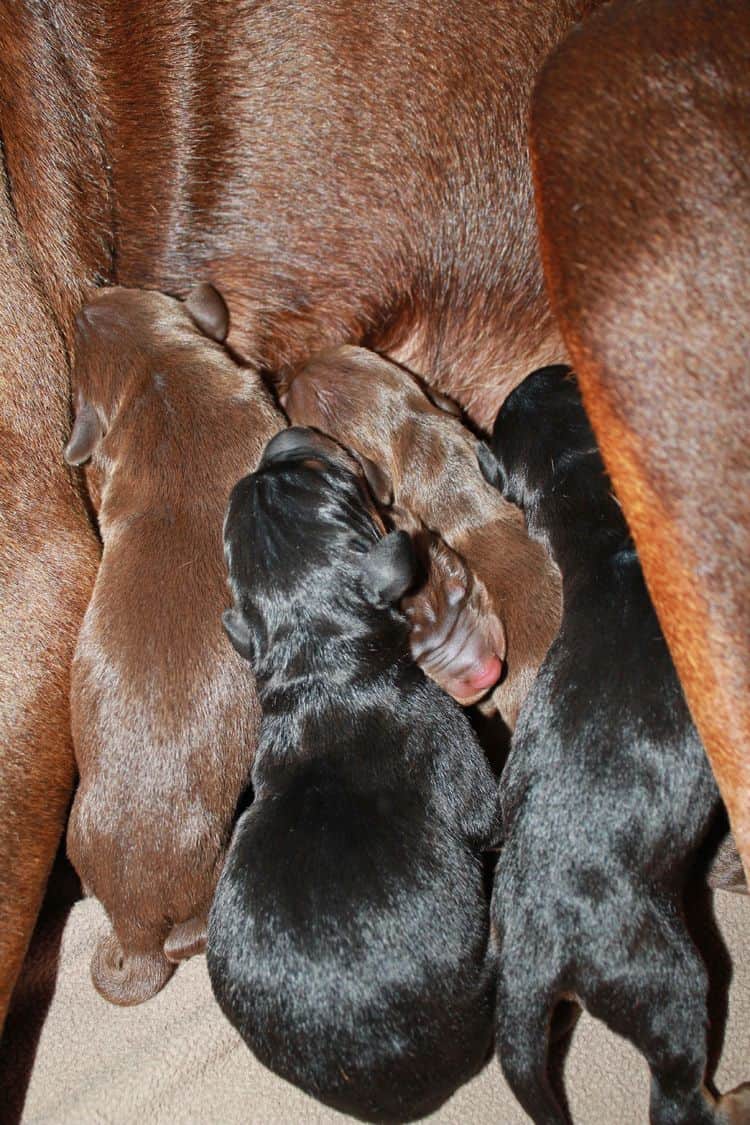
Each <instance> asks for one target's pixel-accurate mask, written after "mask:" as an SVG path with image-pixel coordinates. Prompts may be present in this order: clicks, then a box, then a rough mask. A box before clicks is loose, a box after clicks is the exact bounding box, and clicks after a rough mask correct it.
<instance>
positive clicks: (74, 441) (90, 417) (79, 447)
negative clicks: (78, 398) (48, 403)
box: [63, 402, 103, 465]
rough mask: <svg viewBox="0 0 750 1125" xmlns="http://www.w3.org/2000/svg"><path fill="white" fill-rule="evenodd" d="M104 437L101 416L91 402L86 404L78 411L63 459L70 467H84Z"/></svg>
mask: <svg viewBox="0 0 750 1125" xmlns="http://www.w3.org/2000/svg"><path fill="white" fill-rule="evenodd" d="M102 436H103V430H102V424H101V422H100V421H99V415H98V414H97V413H96V411H95V410H94V408H93V406H92V405H91V403H90V402H84V403H83V405H82V406H81V407H79V409H78V410H77V411H76V416H75V420H74V422H73V429H72V431H71V434H70V440H69V441H68V444H67V445H66V446H65V450H64V452H63V457H64V458H65V460H66V461H67V462H68V464H69V465H82V464H83V463H84V461H88V459H89V457H90V456H91V454H92V453H93V452H94V450H95V449H96V447H97V445H98V444H99V442H100V441H101V439H102Z"/></svg>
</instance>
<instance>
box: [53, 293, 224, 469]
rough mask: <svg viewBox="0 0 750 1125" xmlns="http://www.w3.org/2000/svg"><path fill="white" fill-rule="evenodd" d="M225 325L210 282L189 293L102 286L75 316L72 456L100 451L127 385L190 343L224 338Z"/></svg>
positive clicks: (80, 459)
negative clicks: (179, 294) (180, 296)
mask: <svg viewBox="0 0 750 1125" xmlns="http://www.w3.org/2000/svg"><path fill="white" fill-rule="evenodd" d="M227 328H228V313H227V308H226V305H225V304H224V301H223V299H222V298H221V296H220V295H219V294H218V293H217V292H216V290H215V289H214V288H213V287H212V286H211V285H207V284H201V285H198V286H196V287H195V289H193V290H192V292H191V293H190V294H189V295H188V297H187V300H185V301H178V300H176V299H175V298H173V297H168V296H166V295H165V294H163V293H157V292H154V291H149V290H141V289H123V288H121V287H119V286H115V287H113V288H110V289H101V290H99V291H98V292H97V293H96V294H95V295H94V296H93V297H92V299H91V300H90V301H89V302H88V304H86V305H84V307H83V308H82V309H81V311H80V312H79V313H78V315H77V317H76V330H75V344H74V359H73V369H72V374H71V386H72V392H73V407H74V420H73V429H72V432H71V435H70V439H69V441H68V444H67V445H66V447H65V452H64V456H65V460H66V461H67V462H68V464H69V465H82V464H84V463H85V462H86V461H88V460H89V458H91V457H92V456H94V454H95V453H96V451H97V449H98V448H99V445H100V443H101V441H102V438H103V437H104V435H105V434H106V433H107V431H108V430H109V428H110V426H111V425H112V422H113V420H114V417H115V415H116V413H117V411H118V409H119V407H120V405H121V404H122V402H123V399H124V397H125V395H126V393H127V391H128V390H133V391H135V390H137V388H138V387H139V386H144V385H146V383H147V382H149V381H150V380H151V379H153V378H154V377H159V376H161V377H163V375H164V372H165V371H167V370H169V368H170V366H174V365H176V364H179V363H181V362H184V359H185V354H186V350H188V351H190V350H194V349H195V347H196V346H201V347H205V346H211V345H210V344H209V341H210V342H213V343H214V344H215V343H222V342H223V341H224V339H225V337H226V334H227Z"/></svg>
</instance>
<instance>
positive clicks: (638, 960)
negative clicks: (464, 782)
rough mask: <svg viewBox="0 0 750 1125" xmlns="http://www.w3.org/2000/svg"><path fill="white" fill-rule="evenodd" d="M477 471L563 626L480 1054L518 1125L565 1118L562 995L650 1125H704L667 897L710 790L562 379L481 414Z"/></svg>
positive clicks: (519, 782) (691, 953) (692, 1018)
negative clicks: (548, 580) (516, 524)
mask: <svg viewBox="0 0 750 1125" xmlns="http://www.w3.org/2000/svg"><path fill="white" fill-rule="evenodd" d="M492 448H493V453H494V456H493V454H491V453H490V452H489V450H486V449H485V450H483V452H482V454H481V455H480V462H481V464H482V469H483V471H484V473H485V476H486V477H487V478H488V479H489V480H491V481H494V482H496V483H497V484H498V486H499V487H500V489H501V490H502V492H503V493H504V494H505V496H506V497H507V498H508V499H510V500H512V501H513V502H514V503H516V504H518V505H520V506H521V508H522V509H523V511H524V513H525V515H526V521H527V524H528V527H529V531H530V532H531V534H532V535H534V536H536V537H537V538H538V539H540V540H541V541H543V542H544V543H545V544H546V545H547V547H548V549H549V550H550V551H551V553H552V555H553V557H554V558H555V560H556V562H557V563H558V565H559V567H560V570H561V572H562V578H563V599H564V604H563V619H562V625H561V628H560V633H559V635H558V637H557V639H556V640H555V642H554V643H553V645H552V647H551V648H550V651H549V654H548V656H547V658H546V660H545V662H544V664H543V665H542V667H541V670H540V672H539V676H538V679H537V681H536V683H535V686H534V687H533V688H532V690H531V693H530V695H529V697H528V699H527V700H526V703H525V706H524V708H523V710H522V712H521V718H520V719H519V723H518V726H517V728H516V731H515V736H514V739H513V743H512V747H511V753H510V757H509V759H508V762H507V765H506V767H505V771H504V773H503V779H502V786H501V793H500V801H501V811H502V823H503V836H504V843H503V847H502V851H501V853H500V859H499V862H498V866H497V870H496V875H495V886H494V891H493V899H492V918H493V924H494V927H495V928H496V934H497V940H498V944H499V952H500V973H499V985H498V1002H497V1034H498V1052H499V1056H500V1061H501V1064H502V1067H503V1071H504V1072H505V1075H506V1077H507V1079H508V1082H509V1083H510V1085H511V1086H512V1088H513V1090H514V1093H515V1094H516V1096H517V1097H518V1099H519V1101H520V1102H521V1104H522V1105H523V1107H524V1109H525V1110H526V1112H527V1113H529V1114H530V1115H531V1117H532V1118H533V1120H534V1121H535V1122H537V1125H557V1123H559V1122H564V1121H565V1120H566V1119H567V1118H566V1115H565V1113H564V1112H563V1110H562V1108H561V1107H560V1105H559V1104H558V1102H557V1100H556V1099H555V1097H554V1095H553V1093H552V1089H551V1086H550V1083H549V1080H548V1076H547V1070H546V1057H547V1035H548V1026H549V1018H550V1013H551V1012H552V1010H553V1008H554V1006H555V1004H556V1002H557V1001H558V1000H559V999H560V998H561V997H563V996H571V995H573V996H575V997H577V998H578V999H579V1000H580V1002H581V1003H582V1004H583V1005H584V1006H585V1007H586V1008H587V1009H588V1011H589V1012H591V1014H592V1015H594V1016H596V1017H598V1018H599V1019H602V1020H604V1021H605V1023H607V1024H608V1025H609V1027H610V1028H612V1029H613V1030H614V1031H616V1032H618V1033H619V1034H620V1035H623V1036H625V1037H626V1038H627V1039H630V1040H631V1041H632V1042H633V1043H634V1044H635V1045H636V1047H638V1049H639V1050H640V1051H642V1053H643V1054H644V1055H645V1057H646V1059H647V1060H648V1062H649V1065H650V1067H651V1073H652V1087H651V1091H652V1092H651V1114H652V1118H651V1119H652V1121H653V1122H655V1123H659V1125H667V1123H669V1125H673V1123H674V1125H676V1123H677V1122H679V1123H682V1125H686V1123H688V1122H689V1123H690V1125H694V1123H698V1122H710V1121H714V1120H715V1117H714V1111H713V1109H712V1108H711V1107H710V1105H709V1103H708V1102H707V1101H706V1100H705V1098H704V1095H703V1092H702V1085H703V1079H704V1072H705V1066H706V1019H707V1016H706V990H707V980H706V973H705V970H704V966H703V964H702V962H701V960H700V958H699V956H698V953H697V951H696V949H695V948H694V946H693V944H692V941H691V939H690V937H689V935H688V933H687V930H686V928H685V924H684V921H683V915H682V901H681V900H682V889H683V881H684V876H685V873H686V868H687V866H688V865H689V860H690V858H691V857H692V855H693V854H694V852H695V849H696V847H697V845H698V844H699V843H700V841H701V839H702V837H703V836H704V833H705V831H706V828H707V826H708V824H709V821H710V819H711V816H712V814H713V813H714V812H715V809H716V805H717V800H718V798H717V792H716V789H715V786H714V782H713V779H712V776H711V772H710V769H709V766H708V763H707V761H706V758H705V755H704V753H703V750H702V747H701V744H700V742H699V740H698V736H697V734H696V732H695V729H694V727H693V724H692V722H691V720H690V716H689V713H688V710H687V707H686V705H685V702H684V699H683V695H682V691H681V688H680V686H679V683H678V680H677V677H676V675H675V671H674V668H673V666H672V661H671V659H670V656H669V653H668V651H667V648H666V645H665V642H664V639H663V637H662V634H661V630H660V628H659V625H658V623H657V620H656V617H655V615H654V612H653V609H652V607H651V602H650V600H649V597H648V594H647V592H646V588H645V585H644V582H643V578H642V575H641V569H640V566H639V564H638V560H637V558H636V555H635V551H634V549H633V545H632V542H631V540H630V537H629V534H628V529H627V526H626V524H625V521H624V519H623V516H622V514H621V512H620V507H619V505H618V503H617V501H616V500H615V498H614V496H613V495H612V492H611V488H610V484H609V481H608V478H607V476H606V473H605V470H604V466H603V464H602V461H601V458H600V455H599V453H598V451H597V447H596V441H595V439H594V436H593V433H592V432H591V429H590V427H589V424H588V421H587V419H586V415H585V414H584V411H583V407H582V405H581V402H580V398H579V394H578V389H577V387H576V384H575V381H574V380H573V378H572V376H571V375H570V373H569V372H568V371H567V369H566V368H559V367H557V368H546V369H543V370H541V371H537V372H534V373H533V374H532V375H530V376H529V377H528V378H527V379H526V380H525V381H524V382H523V383H522V384H521V385H520V386H519V387H518V388H517V389H516V390H515V391H514V392H513V394H511V395H510V397H509V398H508V400H507V402H506V404H505V405H504V407H503V409H502V410H501V412H500V415H499V416H498V419H497V422H496V424H495V430H494V434H493V440H492Z"/></svg>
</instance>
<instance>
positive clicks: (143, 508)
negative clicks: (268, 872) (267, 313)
mask: <svg viewBox="0 0 750 1125" xmlns="http://www.w3.org/2000/svg"><path fill="white" fill-rule="evenodd" d="M226 329H227V314H226V308H225V306H224V303H223V301H222V300H221V298H220V297H219V295H218V293H216V291H215V290H214V289H212V288H211V286H207V285H203V286H198V287H197V288H196V289H195V290H194V291H193V292H192V293H191V295H190V296H189V297H188V299H187V301H186V302H185V303H184V304H183V303H181V302H179V301H176V300H174V299H172V298H170V297H166V296H164V295H162V294H160V293H149V292H143V291H138V290H127V289H109V290H104V291H102V292H101V293H100V294H99V295H98V296H97V297H96V299H95V300H93V301H92V302H91V303H90V304H88V305H87V306H85V308H84V309H83V310H82V311H81V313H80V314H79V317H78V331H77V339H76V360H75V366H74V373H73V375H74V377H73V387H74V395H75V409H76V414H75V423H74V426H73V432H72V435H71V438H70V441H69V443H68V446H67V448H66V450H65V456H66V459H67V460H68V462H70V463H71V464H74V465H79V464H83V463H84V462H87V461H89V462H90V464H89V468H88V469H87V477H88V482H89V490H90V493H91V496H92V500H93V503H94V506H95V508H96V509H97V511H98V515H99V526H100V529H101V534H102V540H103V543H104V553H103V556H102V564H101V568H100V570H99V574H98V577H97V580H96V584H95V587H94V593H93V596H92V599H91V603H90V605H89V607H88V610H87V611H86V616H85V618H84V623H83V627H82V629H81V633H80V637H79V640H78V646H77V648H76V654H75V659H74V663H73V672H72V683H71V711H72V723H73V736H74V743H75V751H76V757H77V761H78V767H79V771H80V785H79V788H78V792H77V794H76V798H75V802H74V805H73V810H72V813H71V818H70V826H69V830H68V853H69V855H70V857H71V859H72V861H73V863H74V864H75V866H76V869H77V870H78V873H79V875H80V876H81V879H82V880H83V882H84V884H85V886H86V887H87V888H88V889H89V890H90V891H91V892H92V893H93V894H95V895H96V896H97V897H98V898H99V899H100V900H101V901H102V903H103V904H104V906H105V907H106V909H107V912H108V914H109V916H110V919H111V921H112V932H111V933H109V934H108V935H106V936H105V937H104V938H103V939H102V941H101V943H100V945H99V947H98V948H97V950H96V952H95V954H94V958H93V961H92V976H93V980H94V984H95V985H96V987H97V989H98V990H99V991H100V992H101V993H102V994H103V995H104V996H105V997H106V998H107V999H108V1000H112V1001H113V1002H115V1003H120V1004H134V1003H139V1002H140V1001H142V1000H145V999H147V998H148V997H149V996H151V995H153V994H154V993H155V992H157V991H158V990H159V989H160V988H161V987H162V986H163V985H164V983H165V982H166V981H167V979H168V978H169V976H170V975H171V973H172V971H173V968H174V963H175V962H177V961H179V960H181V959H183V958H185V957H188V956H190V955H192V954H193V953H195V952H198V951H200V950H201V949H202V948H203V944H204V942H205V921H206V916H207V912H208V907H209V905H210V902H211V896H212V893H213V889H214V886H215V883H216V879H217V878H218V875H219V872H220V869H221V864H222V860H223V854H224V848H225V846H226V844H227V841H228V838H229V833H230V830H231V824H232V820H233V818H234V815H235V811H236V806H237V801H238V798H239V797H240V794H241V792H242V790H243V787H244V786H245V784H246V782H247V778H248V773H249V768H250V765H251V762H252V756H253V751H254V748H255V743H256V738H257V729H258V706H257V700H256V695H255V684H254V680H253V676H252V674H251V671H250V668H249V666H248V665H247V664H246V663H244V662H243V661H241V660H240V659H239V658H238V657H237V656H236V655H235V653H234V652H232V650H231V648H230V646H228V645H227V644H226V641H225V638H224V637H223V635H222V631H221V622H220V617H221V610H222V608H223V605H224V604H225V600H226V593H225V576H224V567H223V558H222V544H221V527H222V519H223V514H224V508H225V506H226V502H227V498H228V496H229V493H230V491H231V488H232V486H233V485H234V483H235V482H236V481H237V480H238V478H239V477H240V476H242V475H243V474H244V473H245V472H247V470H248V469H252V468H253V467H254V466H255V464H256V462H257V460H258V458H259V457H260V453H261V450H262V449H263V447H264V445H265V443H266V442H267V440H268V439H269V437H271V436H272V435H273V434H274V433H276V432H277V431H278V430H279V428H280V427H281V426H282V424H283V423H282V419H281V417H280V415H279V414H278V412H277V411H276V410H275V408H274V407H273V405H272V403H271V400H270V397H269V396H268V395H267V393H266V391H265V389H264V388H263V386H262V384H261V381H260V379H259V377H258V376H257V374H256V373H255V372H254V371H252V370H246V369H243V368H240V367H239V366H237V365H236V364H235V363H234V362H233V361H232V360H231V359H230V357H229V355H228V354H227V352H226V351H225V350H224V348H223V347H222V346H221V343H220V341H222V340H223V339H224V337H225V335H226Z"/></svg>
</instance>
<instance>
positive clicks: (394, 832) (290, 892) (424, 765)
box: [208, 428, 496, 1121]
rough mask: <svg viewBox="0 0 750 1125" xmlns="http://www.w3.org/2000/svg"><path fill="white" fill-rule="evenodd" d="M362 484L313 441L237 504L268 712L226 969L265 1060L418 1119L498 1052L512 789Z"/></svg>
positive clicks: (230, 914) (221, 921) (226, 899)
mask: <svg viewBox="0 0 750 1125" xmlns="http://www.w3.org/2000/svg"><path fill="white" fill-rule="evenodd" d="M357 474H359V469H358V466H356V464H355V463H354V462H353V461H350V458H349V456H348V455H347V454H345V453H344V451H343V450H341V449H339V447H338V446H336V445H335V443H333V442H331V441H330V439H327V438H324V437H323V436H322V435H318V434H316V433H315V432H314V431H312V430H307V429H302V428H295V429H290V430H285V431H283V433H281V434H279V435H278V436H277V437H276V438H274V439H273V440H272V441H271V442H270V443H269V445H268V446H267V448H266V452H265V454H264V456H263V459H262V461H261V463H260V467H259V469H258V471H257V472H255V473H252V474H251V475H250V476H247V477H245V478H244V479H243V480H242V481H240V483H239V484H238V485H237V486H236V488H235V489H234V492H233V493H232V496H231V498H230V502H229V508H228V512H227V516H226V521H225V526H224V542H225V550H226V556H227V562H228V566H229V573H230V586H231V589H232V593H233V596H234V608H233V609H231V610H228V611H227V612H226V614H225V619H224V620H225V626H226V630H227V633H228V634H229V637H230V638H231V640H232V643H233V644H234V646H235V648H236V649H237V650H238V651H239V652H240V653H241V654H242V655H243V656H245V657H246V658H247V659H248V660H249V661H251V663H252V665H253V668H254V670H255V672H256V675H257V679H258V690H259V694H260V699H261V706H262V716H263V717H262V726H261V736H260V744H259V746H258V750H257V753H256V757H255V761H254V765H253V771H252V785H253V790H254V794H255V799H254V803H253V804H252V805H251V806H250V808H249V809H248V810H247V811H246V812H245V813H244V814H243V816H242V817H241V819H240V820H239V822H238V825H237V829H236V832H235V836H234V840H233V843H232V846H231V849H230V854H229V858H228V860H227V863H226V866H225V868H224V872H223V874H222V876H221V879H220V882H219V886H218V890H217V892H216V897H215V900H214V904H213V908H212V911H211V917H210V924H209V938H208V968H209V973H210V975H211V981H212V984H213V988H214V992H215V994H216V997H217V999H218V1001H219V1004H220V1005H221V1007H222V1009H223V1011H224V1013H225V1014H226V1015H227V1017H228V1018H229V1019H230V1021H231V1022H232V1023H233V1024H234V1026H235V1027H236V1028H237V1029H238V1030H239V1032H240V1033H241V1035H242V1036H243V1038H244V1039H245V1041H246V1042H247V1044H248V1046H249V1047H250V1048H251V1049H252V1050H253V1052H254V1053H255V1054H256V1055H257V1056H258V1058H259V1059H260V1060H261V1061H262V1062H263V1063H265V1064H266V1065H267V1066H269V1067H270V1068H271V1069H272V1070H274V1071H276V1072H277V1073H278V1074H280V1075H282V1076H283V1077H284V1078H287V1079H288V1080H289V1081H291V1082H294V1083H295V1084H296V1085H297V1086H300V1087H301V1088H302V1089H303V1090H306V1091H307V1092H308V1093H310V1094H313V1095H314V1096H315V1097H317V1098H320V1099H321V1100H323V1101H325V1102H327V1103H329V1104H330V1105H332V1106H335V1107H336V1108H337V1109H339V1110H341V1111H343V1112H345V1113H350V1114H354V1115H356V1116H360V1117H363V1118H366V1119H371V1120H382V1121H386V1120H387V1121H397V1120H404V1119H406V1118H410V1117H414V1116H421V1115H422V1114H425V1113H427V1112H428V1111H430V1110H431V1109H433V1108H434V1107H435V1106H437V1105H438V1104H439V1103H440V1102H441V1101H442V1100H444V1099H445V1098H446V1097H447V1096H448V1095H449V1094H450V1093H451V1092H452V1091H453V1090H455V1088H456V1087H457V1086H458V1085H459V1084H460V1083H461V1082H463V1081H464V1080H466V1079H467V1078H469V1077H470V1076H471V1075H472V1074H474V1073H475V1072H476V1071H477V1070H478V1069H479V1067H480V1066H481V1065H482V1063H483V1061H484V1060H485V1059H486V1057H487V1054H488V1052H489V1050H490V1046H491V1040H492V1020H493V1014H492V1013H493V1008H494V983H493V977H494V968H493V965H492V964H491V961H490V955H489V953H488V931H489V907H488V902H487V895H486V893H485V888H484V880H483V865H482V860H481V856H480V853H481V851H482V849H483V848H485V847H487V846H490V845H491V843H492V838H493V826H494V816H495V804H496V799H495V792H496V786H495V783H494V779H493V777H492V774H491V772H490V770H489V768H488V766H487V763H486V760H485V758H484V756H483V754H482V752H481V750H480V748H479V745H478V743H477V742H476V740H475V738H474V735H473V733H472V731H471V728H470V727H469V724H468V722H467V720H466V719H465V717H464V715H463V714H462V713H461V711H460V709H459V708H458V706H457V705H456V704H455V703H454V702H453V701H452V700H451V699H449V698H448V696H446V695H445V694H444V693H443V692H442V691H441V690H440V689H439V688H438V687H437V686H436V685H435V684H434V683H432V682H431V681H430V680H428V679H426V678H425V676H424V674H423V673H422V672H421V670H420V669H419V668H418V667H417V666H416V665H415V664H414V662H413V660H412V659H411V658H410V656H409V645H408V626H407V622H406V619H405V618H404V617H403V616H402V615H401V614H400V613H399V612H398V610H397V609H396V608H394V607H395V605H396V603H397V602H398V599H399V598H400V597H401V595H402V594H403V593H404V591H405V590H406V589H407V588H408V587H409V586H410V585H411V584H412V581H413V569H412V568H413V557H412V552H411V543H410V540H409V538H408V536H407V535H406V533H405V532H392V533H391V534H390V535H387V536H386V535H384V529H383V525H382V523H381V522H380V520H379V517H378V515H377V513H376V512H375V511H374V509H373V508H372V502H371V501H370V500H369V497H368V494H367V492H366V487H365V485H364V481H363V479H362V477H361V474H360V475H357Z"/></svg>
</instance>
